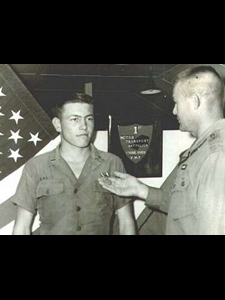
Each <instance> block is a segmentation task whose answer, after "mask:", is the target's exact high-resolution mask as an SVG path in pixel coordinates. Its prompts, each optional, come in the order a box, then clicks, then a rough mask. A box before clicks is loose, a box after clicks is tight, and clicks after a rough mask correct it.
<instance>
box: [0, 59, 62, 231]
mask: <svg viewBox="0 0 225 300" xmlns="http://www.w3.org/2000/svg"><path fill="white" fill-rule="evenodd" d="M56 137H57V133H56V131H55V129H54V127H53V126H52V123H51V120H50V118H49V116H48V115H47V114H46V113H45V111H44V110H43V109H42V108H41V107H40V106H39V104H38V103H37V101H36V100H35V99H34V97H33V96H32V95H31V93H30V92H29V91H28V90H27V88H26V87H25V86H24V84H23V83H22V82H21V81H20V79H19V78H18V76H17V75H16V74H15V73H14V72H13V70H12V69H11V68H10V66H9V65H8V64H0V235H1V234H3V232H4V228H5V226H8V225H9V224H11V223H12V222H13V220H14V219H15V213H16V209H15V207H14V206H13V204H11V202H10V201H9V199H10V198H11V197H12V196H13V195H14V193H15V191H16V187H17V184H18V181H19V179H20V175H21V171H22V168H23V166H24V164H25V163H26V162H27V161H28V160H29V159H30V158H31V157H33V156H34V155H36V154H37V153H40V151H41V150H43V149H45V148H46V146H48V145H49V143H50V142H51V141H52V140H53V139H55V138H56Z"/></svg>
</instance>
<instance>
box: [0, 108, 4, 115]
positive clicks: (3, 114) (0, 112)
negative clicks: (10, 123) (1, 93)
mask: <svg viewBox="0 0 225 300" xmlns="http://www.w3.org/2000/svg"><path fill="white" fill-rule="evenodd" d="M1 109H2V107H1V106H0V110H1ZM1 116H4V114H3V113H1V112H0V117H1Z"/></svg>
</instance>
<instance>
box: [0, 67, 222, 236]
mask: <svg viewBox="0 0 225 300" xmlns="http://www.w3.org/2000/svg"><path fill="white" fill-rule="evenodd" d="M224 83H225V65H224V64H0V235H138V236H141V235H224V234H225V119H224V103H225V102H224V100H225V98H224V96H225V89H224Z"/></svg>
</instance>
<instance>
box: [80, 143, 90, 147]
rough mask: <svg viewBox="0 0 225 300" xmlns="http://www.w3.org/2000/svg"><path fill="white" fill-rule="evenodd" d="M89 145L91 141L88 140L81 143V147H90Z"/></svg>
mask: <svg viewBox="0 0 225 300" xmlns="http://www.w3.org/2000/svg"><path fill="white" fill-rule="evenodd" d="M89 146H90V142H88V143H81V144H80V145H79V147H80V148H87V147H89Z"/></svg>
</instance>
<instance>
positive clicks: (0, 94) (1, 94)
mask: <svg viewBox="0 0 225 300" xmlns="http://www.w3.org/2000/svg"><path fill="white" fill-rule="evenodd" d="M2 89H3V87H1V88H0V97H5V96H6V95H5V94H3V92H2Z"/></svg>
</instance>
